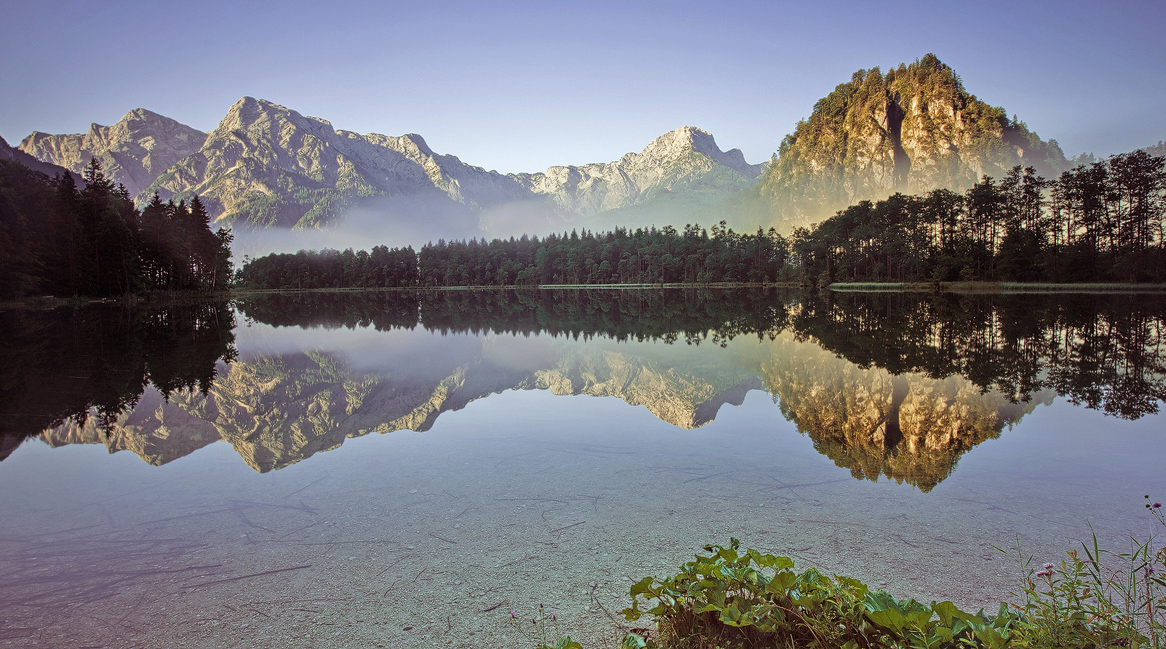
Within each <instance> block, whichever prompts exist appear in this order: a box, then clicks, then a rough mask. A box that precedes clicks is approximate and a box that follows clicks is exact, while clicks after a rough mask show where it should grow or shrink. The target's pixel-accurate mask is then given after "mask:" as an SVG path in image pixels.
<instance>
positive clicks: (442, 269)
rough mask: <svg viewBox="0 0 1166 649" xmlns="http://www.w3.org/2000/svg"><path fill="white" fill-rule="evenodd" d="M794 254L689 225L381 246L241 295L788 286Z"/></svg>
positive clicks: (245, 280) (284, 261) (267, 281)
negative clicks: (360, 289)
mask: <svg viewBox="0 0 1166 649" xmlns="http://www.w3.org/2000/svg"><path fill="white" fill-rule="evenodd" d="M788 249H789V246H788V243H787V241H786V239H785V237H782V236H781V235H779V234H778V233H777V231H776V230H773V229H772V228H771V229H770V230H769V231H768V232H765V231H762V230H761V229H760V228H759V229H758V230H757V232H756V233H755V234H738V233H737V232H734V231H733V229H732V228H729V227H727V226H726V224H725V222H724V221H722V222H721V223H719V224H718V225H715V226H713V227H712V228H711V229H707V230H706V229H704V228H701V227H700V226H699V225H689V226H686V227H685V228H684V231H683V232H681V231H678V230H676V229H675V228H673V227H671V226H665V227H663V228H660V229H656V228H648V229H643V228H639V229H636V230H634V231H633V230H627V229H624V228H616V229H615V230H613V231H611V232H607V233H603V234H597V233H594V232H590V231H587V230H584V231H583V232H582V233H579V232H577V231H572V232H571V233H570V234H567V233H563V234H561V235H559V234H551V235H549V236H547V237H545V238H542V239H540V238H538V237H528V236H523V237H522V238H520V239H515V238H514V237H511V238H510V239H507V240H502V239H494V240H492V241H487V240H485V239H481V240H478V239H470V240H469V241H445V240H439V241H438V242H437V243H430V244H427V245H425V246H423V247H422V248H421V251H420V252H419V253H414V251H413V249H412V248H404V249H400V248H394V249H388V248H385V247H383V246H379V247H377V248H374V249H373V251H372V253H371V254H370V253H367V252H365V251H360V252H353V251H352V250H345V251H343V252H339V251H335V250H324V251H321V252H308V251H300V252H298V253H295V254H278V255H268V256H266V257H261V258H259V259H255V260H252V261H250V262H248V263H247V264H245V265H244V266H243V268H242V270H241V271H240V277H239V279H240V285H241V286H243V287H254V288H305V289H306V288H346V287H411V286H539V285H542V286H546V285H556V284H586V285H604V284H675V283H721V282H729V283H773V282H777V281H781V280H783V279H789V277H787V276H786V275H783V268H785V267H786V255H787V251H788ZM410 259H413V263H412V264H410ZM784 272H788V270H787V271H784Z"/></svg>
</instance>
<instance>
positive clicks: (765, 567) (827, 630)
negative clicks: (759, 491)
mask: <svg viewBox="0 0 1166 649" xmlns="http://www.w3.org/2000/svg"><path fill="white" fill-rule="evenodd" d="M1146 508H1147V509H1148V510H1149V512H1150V513H1151V514H1152V515H1153V517H1154V518H1155V519H1156V520H1157V521H1158V523H1159V524H1160V525H1163V526H1166V519H1164V518H1163V514H1162V511H1161V504H1160V503H1151V502H1150V501H1149V496H1146ZM704 550H705V552H706V553H707V554H698V555H696V557H695V560H693V561H689V562H688V563H685V564H684V565H683V566H681V568H680V572H679V573H677V574H676V575H673V576H671V577H666V578H664V579H656V578H654V577H647V578H645V579H643V580H641V581H640V582H638V583H636V584H635V585H633V586H632V587H631V589H630V591H629V594H630V596H631V598H632V605H631V606H630V607H628V608H627V609H624V610H623V614H624V617H625V618H626V619H627V620H628V621H637V620H640V619H641V618H642V617H643V616H644V615H645V614H648V615H651V616H653V617H654V620H655V629H632V630H631V632H630V633H628V634H627V635H626V636H625V637H624V639H623V641H622V643H621V644H622V647H624V648H625V649H643V648H649V649H712V648H718V649H730V648H733V649H736V648H741V649H745V648H754V647H774V648H781V649H785V648H790V649H792V648H794V647H814V648H820V649H973V648H983V649H1003V648H1005V647H1015V648H1017V649H1020V648H1026V649H1027V648H1033V649H1036V648H1047V649H1061V648H1065V649H1078V648H1079V649H1086V648H1095V647H1096V648H1100V647H1132V648H1143V647H1144V648H1151V647H1152V648H1154V649H1157V648H1159V647H1163V646H1166V613H1164V610H1166V579H1164V577H1163V575H1164V574H1166V548H1158V547H1156V545H1155V543H1154V539H1153V538H1151V539H1149V540H1147V541H1145V542H1143V543H1136V544H1135V548H1134V549H1133V550H1132V551H1131V552H1110V551H1107V550H1104V549H1101V548H1100V547H1099V546H1098V542H1097V538H1096V535H1094V537H1093V538H1092V540H1091V542H1086V543H1082V544H1081V548H1080V549H1079V550H1072V551H1069V552H1068V553H1067V554H1068V556H1067V558H1066V559H1065V560H1063V561H1061V563H1060V564H1059V565H1055V564H1052V563H1047V564H1044V565H1043V566H1042V567H1041V569H1040V570H1036V569H1034V568H1033V567H1032V557H1027V558H1025V557H1024V556H1023V555H1022V554H1021V553H1020V550H1019V548H1018V550H1017V558H1018V559H1020V560H1021V562H1022V567H1021V570H1022V575H1021V579H1020V583H1019V588H1018V591H1017V592H1014V593H1011V595H1012V597H1013V601H1011V602H1006V603H1001V604H1000V607H999V609H998V610H997V611H995V612H991V613H986V612H985V611H983V610H980V611H978V612H976V613H969V612H967V611H963V610H961V609H960V608H959V607H957V606H956V605H955V604H953V603H952V602H949V601H944V602H932V603H931V604H924V603H922V602H919V601H917V600H914V599H898V598H896V597H894V596H892V595H890V594H889V593H887V592H885V591H882V590H871V589H870V588H869V587H868V586H867V585H865V584H863V583H862V582H860V581H858V580H856V579H851V578H849V577H843V576H838V575H835V576H833V577H829V576H826V575H824V574H822V573H821V572H820V571H818V570H817V569H814V568H810V569H809V570H805V571H803V572H795V571H794V562H793V560H792V559H790V558H788V557H779V556H774V555H772V554H762V553H760V552H758V551H756V550H752V549H749V550H745V551H741V549H740V544H739V542H738V541H737V539H731V540H730V542H729V545H728V546H727V547H726V546H721V545H708V546H705V548H704ZM1001 551H1003V550H1001ZM640 598H643V599H644V601H645V606H647V608H641V606H640ZM511 616H512V617H513V616H514V614H513V613H511ZM547 621H548V618H547V616H546V614H545V613H544V612H543V611H542V610H541V608H540V617H538V618H535V619H534V620H532V624H533V625H534V626H535V627H536V628H539V629H540V630H542V631H543V633H542V634H541V636H539V635H536V636H534V639H536V641H537V642H538V643H539V644H538V649H566V648H568V647H579V644H578V643H576V642H574V641H572V640H571V639H570V638H569V637H566V636H562V635H560V634H558V633H552V634H551V635H550V637H548V635H547V633H546V630H547V629H548V628H549V627H548V626H547V624H546V623H547ZM555 622H557V621H555ZM554 631H556V632H557V626H556V627H555V628H554ZM528 637H531V636H528Z"/></svg>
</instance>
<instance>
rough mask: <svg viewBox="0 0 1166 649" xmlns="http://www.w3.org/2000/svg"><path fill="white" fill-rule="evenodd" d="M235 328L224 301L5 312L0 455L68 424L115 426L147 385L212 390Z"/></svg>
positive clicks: (0, 346) (168, 390) (0, 315)
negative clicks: (157, 305)
mask: <svg viewBox="0 0 1166 649" xmlns="http://www.w3.org/2000/svg"><path fill="white" fill-rule="evenodd" d="M233 330H234V316H233V313H232V310H231V309H230V308H229V307H228V305H227V304H226V303H225V302H206V301H200V302H192V303H188V304H173V305H169V306H167V307H165V308H155V309H151V308H131V307H126V306H119V305H106V304H102V305H94V306H90V307H87V308H84V309H56V310H45V311H37V310H16V309H9V310H3V311H0V358H3V363H0V458H4V457H7V456H8V454H9V453H11V452H12V451H13V450H14V449H15V447H16V445H18V444H19V443H20V441H21V440H22V439H24V438H25V437H27V436H30V435H36V434H38V433H40V432H41V431H42V430H45V429H46V428H55V427H58V426H60V425H61V424H62V423H63V422H65V421H69V422H71V423H72V424H73V425H76V426H85V425H91V427H92V426H93V425H94V424H95V425H96V427H97V428H101V429H111V427H112V426H113V424H114V422H115V421H117V420H119V419H121V418H124V417H125V416H126V414H127V413H129V412H131V411H132V410H134V408H135V406H136V405H138V401H139V399H140V397H141V396H142V393H143V391H144V390H145V389H146V387H147V386H150V385H152V386H153V387H154V389H155V390H157V391H159V392H160V393H161V394H162V395H164V396H165V395H170V394H175V393H179V392H183V391H187V392H190V391H201V392H206V391H207V390H208V389H210V386H211V384H212V382H213V381H214V379H215V376H216V374H217V369H216V363H218V362H219V361H231V360H233V359H234V358H235V355H236V351H235V346H234V343H235V338H234V333H233ZM94 420H95V421H94Z"/></svg>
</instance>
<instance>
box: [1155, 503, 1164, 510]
mask: <svg viewBox="0 0 1166 649" xmlns="http://www.w3.org/2000/svg"><path fill="white" fill-rule="evenodd" d="M1161 506H1162V503H1154V509H1158V508H1159V507H1161Z"/></svg>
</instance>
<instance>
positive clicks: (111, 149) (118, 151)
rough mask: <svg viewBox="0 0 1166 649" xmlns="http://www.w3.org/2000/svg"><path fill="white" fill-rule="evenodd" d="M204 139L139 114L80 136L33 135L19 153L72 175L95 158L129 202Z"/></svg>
mask: <svg viewBox="0 0 1166 649" xmlns="http://www.w3.org/2000/svg"><path fill="white" fill-rule="evenodd" d="M206 139H207V134H206V133H203V132H202V131H200V130H198V129H195V128H191V127H189V126H187V125H185V124H181V123H179V122H177V121H175V120H172V119H170V118H169V117H165V116H162V115H159V114H157V113H153V112H150V111H148V110H146V109H144V108H138V109H135V110H131V111H130V112H128V113H126V114H125V116H124V117H122V118H121V119H120V120H119V121H118V122H117V123H116V124H114V125H113V126H101V125H100V124H93V125H92V126H90V127H89V130H88V131H87V132H85V133H77V134H72V135H51V134H48V133H40V132H35V131H34V132H33V133H32V134H31V135H29V136H28V137H26V138H24V141H22V142H21V143H20V147H19V148H20V150H21V151H23V152H25V153H27V154H29V155H31V156H33V157H35V158H36V159H38V160H41V161H44V162H50V163H52V164H55V165H59V166H61V167H64V168H66V169H69V170H70V171H72V172H74V173H76V174H80V173H81V172H82V171H83V170H84V168H85V166H86V165H87V164H89V160H91V159H92V158H97V160H98V161H99V162H100V163H101V166H102V169H103V170H104V173H105V176H106V177H107V178H110V179H111V180H113V181H114V182H115V183H121V184H123V185H125V187H126V189H127V190H129V193H130V196H131V197H137V196H139V195H140V194H142V193H143V192H145V190H146V188H147V187H149V186H150V184H151V183H153V182H154V179H155V178H157V177H158V175H159V174H161V173H163V171H165V170H166V169H167V168H168V167H170V166H171V165H173V164H175V163H177V162H178V161H179V160H182V159H183V158H185V157H187V156H189V155H190V154H192V153H194V152H195V151H198V149H199V148H200V147H201V146H202V145H203V143H204V142H205V141H206Z"/></svg>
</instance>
